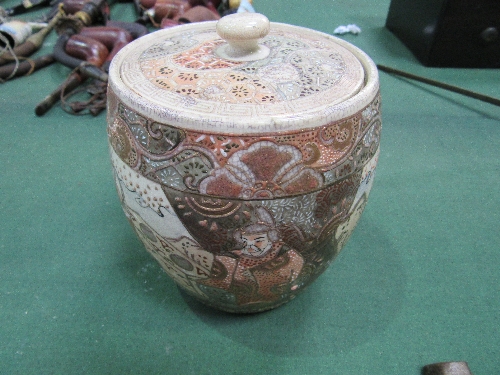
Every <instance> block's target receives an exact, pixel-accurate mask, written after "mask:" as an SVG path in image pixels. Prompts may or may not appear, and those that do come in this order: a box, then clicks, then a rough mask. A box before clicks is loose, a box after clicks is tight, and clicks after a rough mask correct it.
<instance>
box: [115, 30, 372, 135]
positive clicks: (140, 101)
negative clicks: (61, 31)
mask: <svg viewBox="0 0 500 375" xmlns="http://www.w3.org/2000/svg"><path fill="white" fill-rule="evenodd" d="M216 24H217V21H208V22H200V23H195V24H194V23H193V24H187V25H181V26H176V27H174V28H170V29H163V30H159V31H156V32H153V33H150V34H148V35H146V36H144V37H142V38H139V39H137V40H135V41H133V42H132V43H130V44H128V45H127V46H125V47H124V48H123V49H122V50H121V51H120V52H119V53H118V54H117V55H116V56H115V58H114V59H113V61H112V63H111V66H110V69H109V81H108V82H109V88H110V89H111V90H112V91H113V92H114V93H115V95H116V96H117V97H118V99H119V100H120V101H122V102H123V103H124V104H125V105H126V106H128V107H130V108H131V109H132V110H135V111H136V112H138V113H139V114H141V115H144V116H146V117H148V118H150V119H151V120H153V121H155V122H159V123H164V124H169V125H171V126H176V127H180V128H185V129H190V130H205V131H213V132H217V133H243V132H244V133H246V134H263V133H264V134H265V133H274V132H279V131H294V130H302V129H308V128H314V127H317V126H321V125H326V124H329V123H332V122H335V121H338V120H341V119H344V118H347V117H350V116H352V115H354V114H356V113H357V112H358V111H359V110H361V109H363V108H364V107H366V106H367V105H368V104H369V103H370V102H371V101H372V100H373V98H374V97H375V96H376V95H377V93H378V91H379V80H378V72H377V68H376V65H375V63H374V62H373V61H372V60H371V58H370V57H369V56H368V55H367V54H366V53H364V52H363V51H362V50H361V49H359V48H358V47H356V46H354V45H352V44H350V43H348V42H346V41H344V40H342V39H339V38H337V37H334V36H332V35H329V34H326V33H322V32H320V31H316V30H312V29H308V28H304V27H300V26H293V25H288V24H284V23H276V22H271V33H272V32H273V30H274V31H277V32H278V31H279V32H283V33H285V34H286V33H287V32H289V33H294V34H297V35H301V36H306V37H308V38H311V40H312V38H318V40H320V41H324V42H326V41H328V42H329V43H334V44H335V45H338V46H339V47H340V48H341V49H344V50H346V51H347V52H348V53H349V54H351V55H352V57H353V61H354V60H357V61H358V62H359V65H360V67H361V68H360V69H362V71H363V74H364V77H362V82H361V83H360V84H358V86H356V85H354V86H353V89H352V91H351V92H347V94H346V95H343V96H340V97H339V98H336V99H335V100H330V99H329V97H328V96H326V97H320V96H318V98H319V99H320V100H319V101H317V102H316V104H317V105H315V106H312V107H311V108H306V109H305V110H304V109H302V110H300V111H297V112H295V111H293V108H292V110H291V111H290V107H293V104H294V103H293V100H292V101H290V103H287V102H284V103H278V104H279V105H276V104H269V105H261V104H255V105H251V104H246V105H245V104H240V105H238V104H236V105H235V104H232V103H212V102H210V101H206V100H191V99H190V98H189V97H184V96H181V95H179V94H175V93H173V92H169V91H165V90H162V89H160V88H158V87H156V86H155V85H153V84H152V83H151V82H150V81H149V80H148V79H147V78H146V77H145V76H144V74H143V73H142V70H141V67H140V63H139V61H138V58H139V56H141V54H142V53H144V51H146V49H147V48H150V47H151V46H154V45H155V43H158V42H159V41H161V40H165V39H167V38H169V37H174V36H178V35H181V34H183V33H188V32H192V33H203V32H211V31H212V30H213V33H214V35H215V36H214V37H217V34H216V31H215V27H216ZM326 93H327V92H325V94H326ZM317 95H319V94H317ZM318 102H319V103H318ZM290 104H291V105H290ZM210 106H213V107H217V111H213V108H211V107H210ZM280 106H281V107H280ZM287 106H288V108H287ZM255 108H257V109H258V110H256V109H255ZM276 108H279V109H280V110H281V112H280V111H278V112H277V113H276V112H273V109H276ZM211 110H212V112H211Z"/></svg>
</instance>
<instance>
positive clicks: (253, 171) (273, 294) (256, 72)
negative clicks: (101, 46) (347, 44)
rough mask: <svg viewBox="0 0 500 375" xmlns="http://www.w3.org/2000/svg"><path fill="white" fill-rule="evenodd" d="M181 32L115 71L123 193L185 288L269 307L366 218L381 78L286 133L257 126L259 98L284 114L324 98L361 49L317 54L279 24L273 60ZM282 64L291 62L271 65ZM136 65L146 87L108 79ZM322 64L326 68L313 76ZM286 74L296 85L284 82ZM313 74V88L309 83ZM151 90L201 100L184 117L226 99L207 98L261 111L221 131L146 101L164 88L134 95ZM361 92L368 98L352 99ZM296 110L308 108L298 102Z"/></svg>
mask: <svg viewBox="0 0 500 375" xmlns="http://www.w3.org/2000/svg"><path fill="white" fill-rule="evenodd" d="M203 30H204V29H203ZM203 30H202V31H203ZM186 33H187V31H186V32H183V33H181V34H180V35H181V36H180V37H179V38H177V39H176V37H175V36H171V35H168V34H167V35H166V38H163V39H162V38H159V40H158V39H156V40H155V41H150V42H148V43H146V45H145V46H143V48H139V49H137V50H133V51H134V52H133V53H132V54H134V56H137V57H138V60H137V61H136V62H132V63H131V62H130V61H128V62H127V61H124V62H123V64H121V65H120V64H117V63H114V67H112V70H113V71H114V72H115V74H114V75H113V72H112V73H111V77H112V80H111V82H110V87H109V91H108V136H109V143H110V154H111V160H112V165H113V168H114V175H115V181H116V187H117V190H118V194H119V196H120V200H121V203H122V206H123V209H124V211H125V214H126V216H127V218H128V219H129V221H130V223H131V224H132V227H133V228H134V230H135V231H136V233H137V235H138V236H139V238H140V239H141V241H142V242H143V243H144V245H145V247H146V249H147V250H148V251H149V252H150V253H151V254H152V256H153V257H154V258H155V259H156V260H157V261H158V262H159V263H160V264H161V266H162V267H163V268H164V269H165V271H166V272H167V273H168V274H169V275H170V276H171V277H172V278H173V279H174V280H175V281H176V283H177V284H178V285H180V286H181V287H182V288H183V289H184V290H186V291H187V292H189V293H190V294H192V295H193V296H195V297H197V298H198V299H200V300H201V301H203V302H204V303H206V304H209V305H212V306H215V307H217V308H219V309H223V310H226V311H230V312H257V311H263V310H267V309H270V308H274V307H276V306H279V305H280V304H282V303H285V302H287V301H289V300H290V299H293V298H294V297H295V296H296V294H297V293H299V292H300V291H302V290H303V289H304V288H305V287H306V286H307V285H309V284H310V283H311V282H312V281H314V280H315V279H316V278H317V277H318V276H319V275H320V274H321V273H322V272H323V271H324V270H325V269H326V268H327V267H328V265H329V264H330V263H331V262H332V260H333V259H334V258H335V256H336V255H337V254H338V252H339V251H340V250H341V248H342V247H343V246H344V244H345V243H346V241H347V240H348V238H349V237H350V235H351V233H352V231H353V230H354V227H355V226H356V224H357V222H358V220H359V218H360V216H361V213H362V211H363V209H364V207H365V205H366V202H367V199H368V195H369V192H370V189H371V186H372V183H373V178H374V175H375V167H376V164H377V160H378V153H379V143H380V132H381V121H380V97H379V94H378V82H375V83H373V82H371V80H375V81H376V77H374V76H373V72H372V73H370V74H369V75H368V76H367V77H365V78H366V79H365V80H364V81H363V79H364V78H363V79H362V81H363V82H364V83H363V85H364V86H362V87H357V86H356V85H354V86H356V87H354V88H353V87H352V86H351V87H350V89H346V91H345V92H344V93H341V94H339V96H337V97H335V96H334V97H333V99H332V100H333V102H335V101H336V100H337V99H339V98H343V97H345V96H346V95H347V97H348V99H347V100H346V101H345V100H343V99H342V100H343V101H341V102H340V103H339V104H338V105H336V104H332V106H330V107H328V108H329V109H330V110H331V113H335V115H334V116H333V117H332V116H328V115H325V116H322V117H321V118H316V119H315V120H314V122H313V123H315V124H316V123H320V125H317V126H311V127H305V125H306V124H311V122H310V121H306V122H302V123H300V124H299V125H297V124H298V123H297V124H296V125H297V126H290V127H288V128H287V129H286V130H283V129H279V127H278V128H276V127H275V128H274V130H273V128H272V127H261V128H259V126H256V127H255V128H253V130H251V131H248V129H249V127H251V125H252V124H254V122H259V120H261V119H262V116H263V115H262V113H263V112H262V111H261V109H262V108H268V109H265V111H271V110H272V108H274V106H277V107H276V108H277V111H278V113H279V111H281V110H282V109H283V108H285V107H279V105H280V103H281V104H283V103H285V104H287V105H289V104H290V103H292V102H294V101H297V102H300V101H301V100H305V101H308V100H309V101H311V100H312V101H315V100H316V99H315V98H320V97H321V98H322V99H321V100H320V101H327V100H326V99H324V98H323V96H322V95H325V93H327V92H328V91H329V90H331V89H332V88H335V87H337V88H339V87H341V86H342V83H341V81H342V80H343V79H344V78H345V76H346V75H349V74H350V73H348V71H349V69H350V68H349V66H350V65H349V64H350V63H347V62H346V59H347V60H348V59H350V58H353V59H355V58H354V54H352V55H350V54H349V53H344V54H343V55H342V54H341V55H339V54H338V53H337V52H338V49H337V50H335V51H334V52H330V53H327V52H326V51H327V49H326V47H325V49H324V51H322V52H321V51H320V52H318V51H319V50H318V43H319V42H317V41H316V42H314V41H313V40H312V38H311V41H309V43H310V44H307V43H304V42H300V43H299V42H298V41H297V39H294V38H295V37H294V36H289V35H284V33H283V32H281V31H279V30H278V32H275V33H274V34H273V33H271V36H268V37H267V39H265V42H266V43H268V46H269V48H270V50H271V57H270V59H271V60H270V61H266V62H263V61H261V60H258V61H253V62H243V63H240V62H234V61H230V60H224V59H221V58H219V57H217V56H216V55H215V54H214V52H213V51H214V48H216V47H217V46H218V45H220V41H219V40H218V39H215V41H209V40H208V39H206V37H205V36H201V37H200V36H196V38H195V37H194V36H193V38H186ZM202 34H203V33H202ZM193 35H194V34H193ZM200 39H201V41H200ZM302 39H303V38H302ZM166 41H168V43H166ZM153 42H154V43H153ZM293 43H295V45H294V48H291V44H293ZM315 43H316V44H315ZM287 48H291V50H290V51H287ZM315 48H316V49H315ZM342 48H344V47H342ZM304 51H306V52H304ZM130 53H131V52H128V54H129V55H130ZM316 53H318V54H316ZM339 56H340V57H339ZM203 57H206V58H205V59H204V58H203ZM299 57H301V58H303V60H302V65H300V64H298V61H299ZM293 59H295V60H293ZM294 61H295V62H296V63H297V64H298V65H296V66H294V65H293V64H294ZM314 61H316V62H317V63H318V64H316V66H315V63H314ZM256 64H257V65H256ZM258 64H261V66H259V65H258ZM274 64H277V66H281V67H282V68H283V69H282V70H281V71H279V70H278V71H273V69H274V67H273V65H274ZM280 64H281V65H280ZM329 64H330V65H329ZM132 65H133V66H135V68H137V69H138V72H135V73H134V74H141V75H142V77H141V79H140V80H139V79H138V81H140V82H142V83H143V84H144V86H141V87H138V86H133V87H132V86H130V87H129V89H128V91H127V90H125V89H124V86H123V82H119V83H116V84H113V82H114V80H117V79H118V78H119V77H121V78H123V77H124V76H126V77H129V76H131V75H132V73H130V72H127V74H124V72H125V71H126V70H127V69H126V68H127V67H130V66H132ZM256 66H257V67H256ZM356 66H357V67H361V66H363V67H364V68H365V70H364V71H365V72H366V71H367V69H366V67H367V66H368V67H369V66H370V62H366V61H364V62H363V61H362V62H358V65H356V64H355V66H354V68H353V70H354V71H357V69H358V68H356ZM270 67H272V68H273V69H271V68H270ZM191 68H192V69H193V71H192V72H189V69H191ZM310 68H311V69H310ZM313 68H315V69H317V70H322V69H324V70H325V71H327V72H329V73H331V75H330V76H329V75H328V74H329V73H328V74H324V75H321V74H318V75H317V76H314V75H315V74H317V72H316V71H315V70H314V69H313ZM368 70H369V69H368ZM361 71H362V73H363V69H361ZM116 72H120V74H117V73H116ZM346 72H347V73H346ZM270 76H274V77H273V78H272V79H271V78H269V77H270ZM362 76H364V73H363V74H362ZM285 78H286V79H285ZM351 78H352V77H351ZM358 78H359V77H358ZM126 79H128V78H126ZM286 80H291V81H293V82H295V83H296V85H295V86H294V87H295V88H294V89H290V90H288V91H287V89H286V88H285V86H286V85H285V86H280V85H279V84H278V83H279V82H282V81H283V82H284V81H286ZM127 82H128V81H127ZM311 82H313V83H314V84H318V86H317V88H316V89H315V90H312V91H311V90H309V89H310V88H311V87H312V86H311V85H312V84H313V83H311ZM370 82H371V83H370ZM128 84H131V83H130V82H128V83H127V85H128ZM214 85H215V86H217V87H218V88H217V89H216V88H215V87H214ZM224 85H226V86H224ZM231 85H232V86H231ZM238 85H247V86H245V87H246V90H248V92H251V94H249V95H246V94H245V95H240V96H238V95H233V94H234V92H233V91H232V89H231V87H233V88H234V87H239V86H238ZM339 85H340V86H339ZM188 86H189V87H191V89H190V90H188ZM348 86H349V85H347V86H346V87H348ZM126 87H128V86H126ZM151 87H155V90H160V91H161V92H162V93H167V97H168V98H170V99H174V100H180V102H179V103H184V104H185V103H188V102H189V100H192V101H193V102H191V105H189V106H188V107H189V108H190V110H191V111H192V112H191V114H187V115H185V116H186V117H185V118H188V117H189V118H191V119H192V118H193V116H195V115H193V113H198V115H197V116H200V117H203V116H204V115H203V108H206V106H204V105H203V104H200V103H202V102H210V103H211V105H215V104H214V103H217V105H216V106H215V107H212V109H213V108H217V111H222V110H223V109H224V108H226V107H224V106H225V105H227V104H228V103H229V104H231V105H237V106H240V107H242V108H246V107H248V108H250V109H249V111H250V112H252V111H254V115H255V116H253V115H252V116H245V117H243V118H240V119H239V121H243V122H242V123H244V124H245V126H240V127H238V126H236V128H234V129H233V130H232V131H229V129H228V125H227V123H224V121H223V120H224V118H225V117H224V116H229V115H227V114H225V115H222V114H221V115H220V116H219V117H220V118H221V119H222V120H218V121H220V124H222V125H221V127H220V128H219V127H217V126H214V127H212V126H207V127H203V126H200V124H198V125H196V121H194V122H193V121H191V122H190V121H189V120H186V124H184V123H182V121H181V117H168V116H167V117H163V116H160V115H159V114H161V113H162V112H161V111H163V110H164V111H167V112H168V111H171V110H172V108H173V109H175V110H178V108H176V107H170V106H171V103H169V102H167V103H166V104H164V106H163V107H161V108H160V107H157V104H151V102H153V101H154V100H153V99H155V98H156V93H157V92H158V91H153V92H151V93H149V94H148V95H149V98H153V99H152V100H151V101H149V102H147V101H146V100H143V101H142V102H141V101H135V100H132V99H134V98H135V97H134V95H135V94H130V93H132V92H135V93H137V92H142V91H141V90H147V89H148V88H151ZM295 89H296V90H297V91H294V90H295ZM218 90H219V91H218ZM146 92H147V91H144V92H142V94H144V95H146ZM300 93H302V94H300ZM346 93H348V94H346ZM142 94H141V95H142ZM212 94H213V95H212ZM216 94H217V95H216ZM210 95H212V96H210ZM208 96H210V98H208ZM265 96H267V97H268V98H273V99H272V100H269V101H268V100H267V99H266V100H264V97H265ZM356 97H360V98H361V101H359V100H358V101H354V102H353V104H349V103H348V102H349V100H351V98H356ZM135 99H137V98H135ZM156 99H157V98H156ZM141 100H142V99H141ZM346 102H347V104H346ZM316 104H317V103H316ZM320 106H321V105H320ZM158 108H160V109H158ZM255 108H260V109H255ZM332 108H333V109H332ZM196 111H199V112H196ZM217 111H215V112H217ZM255 111H257V112H259V111H261V112H259V113H258V115H257V114H256V113H257V112H255ZM168 113H170V112H168ZM179 113H180V112H179ZM200 113H201V114H200ZM211 113H212V114H213V113H214V112H211ZM287 113H288V114H287V115H289V116H292V117H293V116H297V117H300V116H301V113H300V112H299V113H297V112H295V110H292V109H289V112H287ZM346 113H347V114H348V115H345V114H346ZM336 116H337V117H339V116H340V118H337V117H336ZM268 117H269V116H268ZM167 119H170V120H171V121H167ZM210 121H212V120H210V119H209V122H210ZM214 121H215V120H214ZM179 122H181V124H179ZM212 123H217V122H213V121H212ZM276 123H277V122H275V123H274V124H276ZM247 124H248V126H246V125H247ZM283 124H284V123H283ZM212 125H213V124H212ZM236 125H237V124H236ZM229 128H231V127H230V126H229ZM258 129H260V130H261V131H260V132H259V131H257V130H258ZM222 130H223V131H222Z"/></svg>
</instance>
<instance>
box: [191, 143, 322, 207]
mask: <svg viewBox="0 0 500 375" xmlns="http://www.w3.org/2000/svg"><path fill="white" fill-rule="evenodd" d="M322 186H323V178H322V176H321V175H320V174H319V173H318V172H316V171H314V170H313V169H312V168H309V167H307V166H306V165H305V164H304V161H303V160H302V153H301V152H300V151H299V150H298V149H297V148H295V147H293V146H290V145H281V146H278V145H276V144H275V143H272V142H269V141H262V142H257V143H254V144H253V145H252V146H250V147H249V148H248V149H246V150H241V151H237V152H235V153H234V154H233V155H232V156H231V157H230V158H229V159H228V161H227V164H226V165H225V166H224V167H222V168H218V169H215V170H214V171H213V172H212V175H211V176H210V177H207V178H206V179H205V180H203V181H202V182H201V184H200V192H201V193H203V194H208V195H215V196H226V197H234V198H244V199H252V198H257V199H271V198H274V197H280V196H285V195H294V194H299V193H303V192H307V191H311V190H315V189H319V188H320V187H322Z"/></svg>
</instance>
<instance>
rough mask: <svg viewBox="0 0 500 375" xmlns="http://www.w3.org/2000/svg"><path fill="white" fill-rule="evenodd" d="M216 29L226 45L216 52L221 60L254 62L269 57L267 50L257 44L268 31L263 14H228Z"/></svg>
mask: <svg viewBox="0 0 500 375" xmlns="http://www.w3.org/2000/svg"><path fill="white" fill-rule="evenodd" d="M216 29H217V34H219V36H220V37H221V38H222V39H224V40H225V41H226V42H227V43H228V44H225V45H223V46H221V47H219V48H218V49H217V50H216V53H217V54H218V55H219V56H220V57H222V58H225V59H229V60H236V61H254V60H260V59H264V58H266V57H267V56H268V55H269V48H268V47H266V46H264V45H261V44H259V43H258V41H259V39H260V38H263V37H265V36H266V35H267V34H268V33H269V29H270V24H269V20H268V19H267V17H266V16H264V15H263V14H259V13H248V12H244V13H235V14H230V15H228V16H225V17H222V18H221V19H220V20H219V21H218V22H217V26H216Z"/></svg>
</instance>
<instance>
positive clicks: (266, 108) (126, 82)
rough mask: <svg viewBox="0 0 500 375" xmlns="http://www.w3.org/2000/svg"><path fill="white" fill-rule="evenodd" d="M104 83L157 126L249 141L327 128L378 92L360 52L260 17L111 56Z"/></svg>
mask: <svg viewBox="0 0 500 375" xmlns="http://www.w3.org/2000/svg"><path fill="white" fill-rule="evenodd" d="M109 82H110V89H111V91H112V92H114V94H115V95H117V96H118V97H119V98H120V100H122V101H123V102H124V103H125V104H126V105H128V106H130V107H131V108H132V109H135V110H136V111H138V112H139V113H142V114H144V115H146V116H147V117H149V118H151V119H153V120H155V121H159V122H162V123H169V124H170V125H174V126H180V127H184V128H188V129H194V130H200V129H203V130H213V131H220V132H242V131H244V132H246V133H263V132H264V133H265V132H273V131H281V130H296V129H305V128H311V127H314V126H319V125H324V124H326V123H329V122H331V121H335V120H337V119H340V118H344V117H346V116H349V115H351V114H353V113H355V112H356V111H357V110H359V109H360V108H362V107H363V106H365V105H366V104H368V103H369V101H370V100H371V99H372V98H373V96H374V95H375V94H376V91H378V76H377V72H376V68H375V65H374V64H373V62H372V61H371V60H370V59H369V58H368V57H367V56H366V55H365V54H364V53H363V52H362V51H360V50H359V49H358V48H356V47H354V46H352V45H351V44H349V43H347V42H345V41H342V40H341V39H338V38H335V37H332V36H330V35H327V34H323V33H320V32H317V31H313V30H310V29H306V28H301V27H296V26H290V25H286V24H279V23H269V20H268V19H267V18H266V17H265V16H263V15H261V14H256V13H238V14H234V15H230V16H226V17H223V18H221V19H220V20H219V21H218V22H201V23H194V24H187V25H183V26H177V27H173V28H170V29H164V30H160V31H157V32H154V33H152V34H149V35H146V36H145V37H142V38H140V39H138V40H136V41H134V42H132V43H130V44H129V45H128V46H126V47H125V48H124V49H122V50H121V51H120V53H119V54H118V55H117V56H116V57H115V58H114V60H113V62H112V65H111V68H110V80H109Z"/></svg>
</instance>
